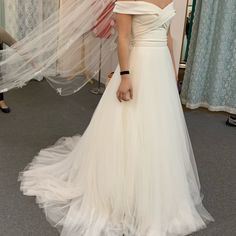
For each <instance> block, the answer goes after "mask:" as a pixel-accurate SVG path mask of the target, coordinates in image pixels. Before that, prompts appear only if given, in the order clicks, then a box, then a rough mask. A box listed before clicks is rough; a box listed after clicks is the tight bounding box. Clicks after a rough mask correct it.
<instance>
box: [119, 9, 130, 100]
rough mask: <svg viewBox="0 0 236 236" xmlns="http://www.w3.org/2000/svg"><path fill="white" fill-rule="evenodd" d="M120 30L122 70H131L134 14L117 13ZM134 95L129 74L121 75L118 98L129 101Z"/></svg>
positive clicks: (120, 62) (120, 63)
mask: <svg viewBox="0 0 236 236" xmlns="http://www.w3.org/2000/svg"><path fill="white" fill-rule="evenodd" d="M116 24H117V30H118V52H117V53H118V59H119V65H120V70H121V71H126V70H129V51H130V50H129V46H130V37H131V25H132V16H131V15H128V14H120V13H117V14H116ZM132 97H133V90H132V84H131V80H130V78H129V75H127V74H126V75H121V83H120V86H119V89H118V91H117V98H118V100H119V101H120V102H121V101H122V100H123V101H129V100H130V99H132Z"/></svg>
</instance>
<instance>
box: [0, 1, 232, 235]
mask: <svg viewBox="0 0 236 236" xmlns="http://www.w3.org/2000/svg"><path fill="white" fill-rule="evenodd" d="M66 1H67V0H50V1H47V0H23V1H20V0H0V27H1V28H0V44H1V50H5V49H7V48H9V46H12V45H14V43H15V42H18V41H21V40H22V39H24V37H25V36H26V35H27V34H29V33H30V32H31V31H32V30H34V29H35V28H36V27H37V26H38V25H39V24H40V23H41V22H43V21H44V20H45V19H47V18H48V17H50V16H51V15H52V14H53V13H54V12H57V11H58V10H59V14H60V13H61V14H63V12H66V10H67V9H64V7H63V6H64V2H66ZM75 1H76V0H75ZM174 7H175V10H176V15H175V17H174V18H173V20H172V23H171V27H170V31H171V34H172V38H173V55H174V56H173V57H174V58H173V63H174V66H175V68H177V71H178V77H177V78H176V85H177V87H178V91H179V97H180V101H181V103H182V107H183V110H184V116H185V119H186V123H187V128H188V131H189V135H190V139H191V142H192V146H193V151H194V155H195V159H196V164H197V168H198V173H199V178H200V182H201V190H202V192H203V193H204V197H203V203H204V206H205V207H206V208H207V210H208V211H209V212H210V213H211V215H212V216H213V218H214V220H215V221H214V222H211V223H210V224H209V225H208V227H207V228H206V229H203V230H201V231H199V232H195V233H193V234H191V235H192V236H235V235H236V181H235V180H236V171H235V170H236V1H235V0H174ZM6 33H7V36H6ZM96 37H97V38H96V43H97V45H98V48H99V52H98V53H97V54H94V60H96V61H97V64H96V65H101V63H102V61H103V56H104V55H106V54H107V52H106V50H107V48H106V46H104V45H105V41H106V40H107V39H106V38H103V37H102V36H100V37H99V36H96ZM89 46H90V48H91V49H92V48H93V47H94V45H89ZM89 50H90V49H87V51H86V50H85V51H84V53H85V54H86V53H88V51H89ZM0 55H1V54H0ZM80 58H81V55H77V54H76V53H71V51H70V52H67V53H65V54H64V55H63V57H62V58H60V61H59V66H60V67H61V68H63V69H64V70H67V68H69V67H71V65H73V63H74V62H76V61H79V60H80ZM0 60H3V58H1V59H0ZM0 64H1V63H0ZM117 64H118V58H117V53H116V51H114V52H113V54H112V56H111V57H110V59H109V60H107V61H106V62H105V63H104V64H102V66H101V69H99V68H98V70H97V73H96V75H94V76H93V79H92V80H90V81H89V82H88V83H86V85H85V86H83V87H82V88H81V89H80V90H79V91H78V92H76V93H73V94H71V95H68V96H61V95H63V94H61V92H60V89H57V90H55V89H54V88H53V86H50V83H47V81H46V79H45V78H44V76H41V74H39V75H36V76H35V77H34V78H32V80H30V81H29V82H28V83H27V85H26V86H22V88H15V89H9V91H7V90H6V91H3V93H0V94H1V95H0V100H1V101H0V189H1V191H0V236H56V235H58V231H57V229H55V228H53V227H51V225H50V224H49V223H48V221H47V219H46V218H45V214H44V212H43V210H42V209H40V208H38V206H37V204H36V203H35V198H34V197H25V196H23V194H22V192H21V191H20V183H19V181H18V176H19V173H21V172H22V171H23V170H24V168H25V167H26V166H27V164H28V163H30V162H31V161H32V158H33V157H34V156H35V155H37V153H38V152H39V151H40V150H41V149H42V148H45V147H48V146H51V145H53V144H54V143H55V142H56V141H57V140H58V139H60V138H61V137H72V136H74V135H81V134H83V133H84V131H85V130H86V128H87V127H88V125H89V123H90V120H91V118H92V116H93V114H94V112H95V109H96V107H97V105H98V104H99V101H100V99H101V97H102V95H103V94H104V92H105V91H106V89H107V86H108V84H109V83H111V81H112V74H113V72H114V71H115V69H116V66H117ZM56 67H57V65H56V66H55V68H54V69H55V70H57V69H56ZM0 68H1V67H0ZM12 70H14V68H12ZM153 76H154V77H155V75H153ZM0 81H1V71H0ZM147 83H148V82H147ZM157 91H158V90H157ZM1 96H2V97H1ZM170 96H171V95H170ZM163 102H164V101H163ZM156 104H157V103H156V101H150V103H149V106H150V108H153V109H155V106H156ZM112 112H113V111H112V110H111V111H110V114H112ZM111 117H112V116H111ZM111 117H110V116H109V115H108V116H107V117H104V119H106V120H107V124H111V123H112V122H113V120H111ZM167 120H168V119H167ZM114 125H115V124H114ZM165 125H166V126H169V125H170V126H171V124H168V123H167V124H165ZM105 126H106V125H104V127H100V129H99V132H102V131H101V130H103V129H104V130H106V127H105ZM100 135H101V134H100ZM130 138H131V139H132V137H130ZM156 142H159V141H158V140H156ZM94 146H96V143H93V142H91V143H90V148H91V149H92V148H93V147H94ZM107 147H109V143H107ZM171 148H172V147H171V146H170V147H169V149H171ZM68 236H72V235H68ZM73 236H75V235H73ZM78 236H79V235H78ZM81 236H82V235H81ZM86 236H87V235H86ZM91 236H93V235H91ZM111 236H113V235H111ZM120 236H121V235H120ZM127 236H129V235H127ZM134 236H139V235H134ZM142 236H144V235H142ZM155 236H165V235H155ZM181 236H182V235H181Z"/></svg>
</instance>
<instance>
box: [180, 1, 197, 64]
mask: <svg viewBox="0 0 236 236" xmlns="http://www.w3.org/2000/svg"><path fill="white" fill-rule="evenodd" d="M195 6H196V0H188V5H187V9H186V20H185V30H184V35H183V45H182V52H181V59H180V68H185V67H186V62H187V59H188V52H189V45H190V39H191V34H192V26H193V19H194V12H195Z"/></svg>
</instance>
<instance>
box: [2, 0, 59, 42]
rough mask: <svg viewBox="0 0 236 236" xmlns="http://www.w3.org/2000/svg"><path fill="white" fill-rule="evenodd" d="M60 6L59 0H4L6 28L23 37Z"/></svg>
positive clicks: (16, 36) (12, 33) (15, 35)
mask: <svg viewBox="0 0 236 236" xmlns="http://www.w3.org/2000/svg"><path fill="white" fill-rule="evenodd" d="M58 7H59V0H50V1H48V0H4V9H5V28H6V30H7V31H8V32H9V33H10V34H11V35H12V36H14V37H15V38H16V39H18V40H20V39H22V38H23V37H24V36H25V35H26V34H27V33H29V32H30V31H32V30H33V29H34V27H35V26H37V25H38V24H39V23H40V22H42V20H44V19H45V18H47V17H48V16H49V15H50V14H51V13H53V12H54V11H55V10H57V9H58Z"/></svg>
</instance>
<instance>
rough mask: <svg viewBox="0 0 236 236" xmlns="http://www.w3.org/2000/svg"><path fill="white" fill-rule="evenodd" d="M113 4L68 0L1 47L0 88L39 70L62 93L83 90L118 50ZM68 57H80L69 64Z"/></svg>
mask: <svg viewBox="0 0 236 236" xmlns="http://www.w3.org/2000/svg"><path fill="white" fill-rule="evenodd" d="M114 5H115V0H66V1H65V2H64V3H63V5H61V7H60V9H59V10H58V11H56V12H55V13H53V14H52V15H51V16H50V17H48V18H47V19H46V20H44V21H43V22H42V23H41V24H39V25H38V26H37V27H36V28H35V29H34V30H33V31H32V32H31V33H29V34H28V35H27V36H26V37H25V38H23V39H22V40H20V41H18V42H16V43H15V44H13V45H12V46H11V47H10V48H6V49H4V50H2V51H0V58H1V61H0V92H6V91H8V90H10V89H13V88H17V87H22V86H24V85H26V84H27V82H28V81H30V80H31V79H33V78H34V77H37V76H39V75H40V76H43V77H44V78H46V79H47V81H48V82H49V84H50V85H51V86H52V87H53V88H55V89H56V90H57V92H58V93H59V94H60V95H62V96H64V95H70V94H73V93H75V92H77V91H78V90H80V89H81V88H82V87H83V86H84V85H85V84H86V83H87V82H88V81H90V80H91V79H92V78H94V77H95V76H96V74H97V73H98V72H99V70H100V68H101V67H102V66H103V65H104V63H105V62H106V61H107V60H108V59H109V58H110V57H111V55H112V53H113V52H114V50H115V49H116V40H117V33H116V31H115V29H114V27H115V20H114V14H113V8H114ZM62 9H63V10H62ZM99 55H100V57H99ZM66 56H67V57H68V56H70V57H72V58H73V57H75V56H76V58H77V60H74V61H73V63H72V62H71V61H70V63H66V62H65V60H64V58H66ZM99 58H102V59H101V60H99Z"/></svg>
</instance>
